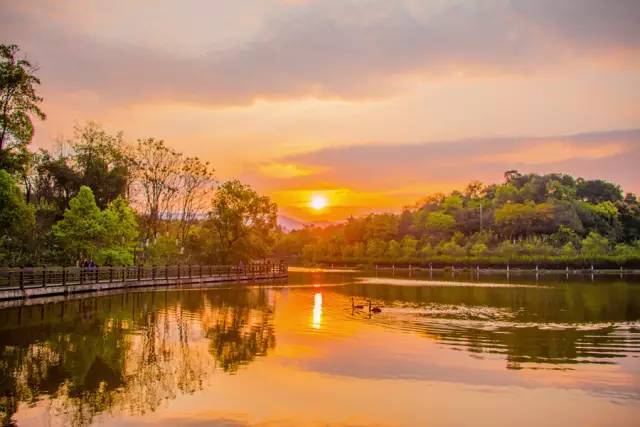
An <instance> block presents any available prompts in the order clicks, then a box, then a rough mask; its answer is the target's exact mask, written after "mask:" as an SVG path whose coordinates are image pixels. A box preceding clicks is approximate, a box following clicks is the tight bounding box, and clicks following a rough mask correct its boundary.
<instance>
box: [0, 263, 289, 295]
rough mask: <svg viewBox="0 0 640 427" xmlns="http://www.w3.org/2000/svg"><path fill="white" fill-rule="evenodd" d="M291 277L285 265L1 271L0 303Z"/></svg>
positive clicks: (46, 268)
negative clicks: (149, 288) (82, 294)
mask: <svg viewBox="0 0 640 427" xmlns="http://www.w3.org/2000/svg"><path fill="white" fill-rule="evenodd" d="M287 276H288V273H287V266H286V265H285V264H282V263H281V264H274V263H261V264H248V265H246V266H238V265H234V266H231V265H163V266H135V267H26V268H2V269H0V300H7V299H16V298H34V297H40V296H48V295H61V294H73V293H79V292H95V291H103V290H109V289H123V288H124V289H126V288H138V287H145V286H168V285H193V284H204V283H217V282H241V281H255V280H270V279H280V278H286V277H287Z"/></svg>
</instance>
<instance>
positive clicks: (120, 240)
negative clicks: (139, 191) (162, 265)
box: [96, 197, 138, 265]
mask: <svg viewBox="0 0 640 427" xmlns="http://www.w3.org/2000/svg"><path fill="white" fill-rule="evenodd" d="M100 223H101V226H102V229H103V235H102V236H101V237H102V238H101V239H100V246H101V247H100V248H99V249H98V251H97V254H96V260H97V262H98V263H100V264H108V265H132V264H133V259H134V253H135V249H136V246H137V244H138V222H137V220H136V216H135V214H134V212H133V210H132V209H131V207H129V204H128V203H127V201H126V200H125V199H123V198H122V197H118V198H116V199H115V200H113V201H112V202H111V203H109V205H108V206H107V208H106V209H105V210H104V211H102V213H101V216H100Z"/></svg>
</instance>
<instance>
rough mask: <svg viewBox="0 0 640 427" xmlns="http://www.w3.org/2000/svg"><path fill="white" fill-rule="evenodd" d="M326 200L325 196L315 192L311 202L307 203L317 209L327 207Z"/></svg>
mask: <svg viewBox="0 0 640 427" xmlns="http://www.w3.org/2000/svg"><path fill="white" fill-rule="evenodd" d="M327 204H328V201H327V198H326V197H325V196H322V195H319V194H316V195H314V196H313V197H311V203H309V206H311V207H312V208H313V209H315V210H317V211H319V210H321V209H324V208H325V207H327Z"/></svg>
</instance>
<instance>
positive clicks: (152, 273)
mask: <svg viewBox="0 0 640 427" xmlns="http://www.w3.org/2000/svg"><path fill="white" fill-rule="evenodd" d="M151 280H153V281H155V280H156V266H155V265H152V266H151Z"/></svg>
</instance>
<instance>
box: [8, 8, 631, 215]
mask: <svg viewBox="0 0 640 427" xmlns="http://www.w3.org/2000/svg"><path fill="white" fill-rule="evenodd" d="M0 7H1V9H0V10H1V13H0V42H2V43H15V44H18V45H20V47H21V48H22V50H23V52H24V53H26V55H27V56H28V58H29V59H31V60H32V62H34V63H36V64H38V65H39V67H40V69H39V71H38V75H39V76H40V77H41V79H42V87H41V93H42V95H43V96H44V98H45V102H44V105H43V109H44V111H45V112H46V113H47V115H48V118H47V120H46V121H45V122H42V123H39V124H38V125H37V134H36V137H35V141H34V145H35V146H36V147H51V146H52V145H53V142H54V141H55V140H56V138H60V137H63V136H71V135H72V133H73V127H74V125H76V124H82V123H84V122H85V121H87V120H95V121H98V122H100V123H102V124H103V125H104V126H105V128H107V129H108V130H111V131H116V130H123V131H124V133H125V137H126V139H127V140H129V141H132V142H133V141H135V139H137V138H142V137H151V136H153V137H156V138H161V139H164V140H165V141H166V142H167V143H168V144H169V145H170V146H172V147H174V148H176V149H178V150H180V151H182V152H184V153H185V154H188V155H198V156H200V157H201V158H204V159H206V160H209V161H210V162H211V163H212V164H213V166H214V167H215V168H216V171H217V172H216V174H217V177H218V179H219V180H225V179H229V178H233V177H237V178H239V179H241V180H242V181H244V182H247V183H249V184H251V185H253V186H254V187H255V188H256V189H257V190H258V191H260V192H263V193H265V194H267V195H269V196H271V197H272V198H273V199H274V200H275V201H276V202H277V203H278V204H279V207H280V211H281V213H282V214H284V215H287V216H290V217H293V218H296V219H299V220H304V221H326V220H337V219H341V218H344V217H346V216H348V215H352V214H353V215H359V214H363V213H366V212H370V211H383V210H390V211H391V210H398V209H400V208H401V207H402V206H403V205H407V204H411V203H413V202H415V201H416V200H417V199H420V198H422V197H424V196H425V195H427V194H428V193H431V192H434V191H448V190H451V189H454V188H460V187H462V186H463V185H464V184H465V183H466V182H468V181H469V180H473V179H479V180H482V181H488V182H495V181H500V180H501V179H502V174H503V172H504V171H505V170H508V169H518V170H520V171H523V172H555V171H558V172H566V173H572V174H575V175H579V176H584V177H593V178H605V179H609V180H612V181H614V182H617V183H619V184H621V185H622V186H623V188H624V189H625V190H627V191H634V192H640V1H638V0H601V1H596V0H575V1H570V0H566V1H558V0H530V1H529V0H511V1H507V0H496V1H492V0H486V1H477V2H476V1H456V0H439V1H419V0H395V1H389V0H352V1H349V0H326V1H322V0H316V1H314V0H306V1H305V0H297V1H296V0H289V1H285V0H246V1H205V0H203V1H186V0H182V1H180V2H177V1H175V2H174V1H153V2H151V1H131V0H128V1H114V0H110V1H99V2H96V1H84V0H82V1H81V0H78V1H53V0H51V1H6V0H0ZM314 197H315V199H314ZM318 197H320V199H324V201H325V202H326V204H327V206H321V205H322V203H320V201H319V200H320V199H318ZM311 200H315V201H314V203H316V204H317V206H319V207H321V208H320V209H315V210H314V209H312V208H311V207H310V204H311Z"/></svg>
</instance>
